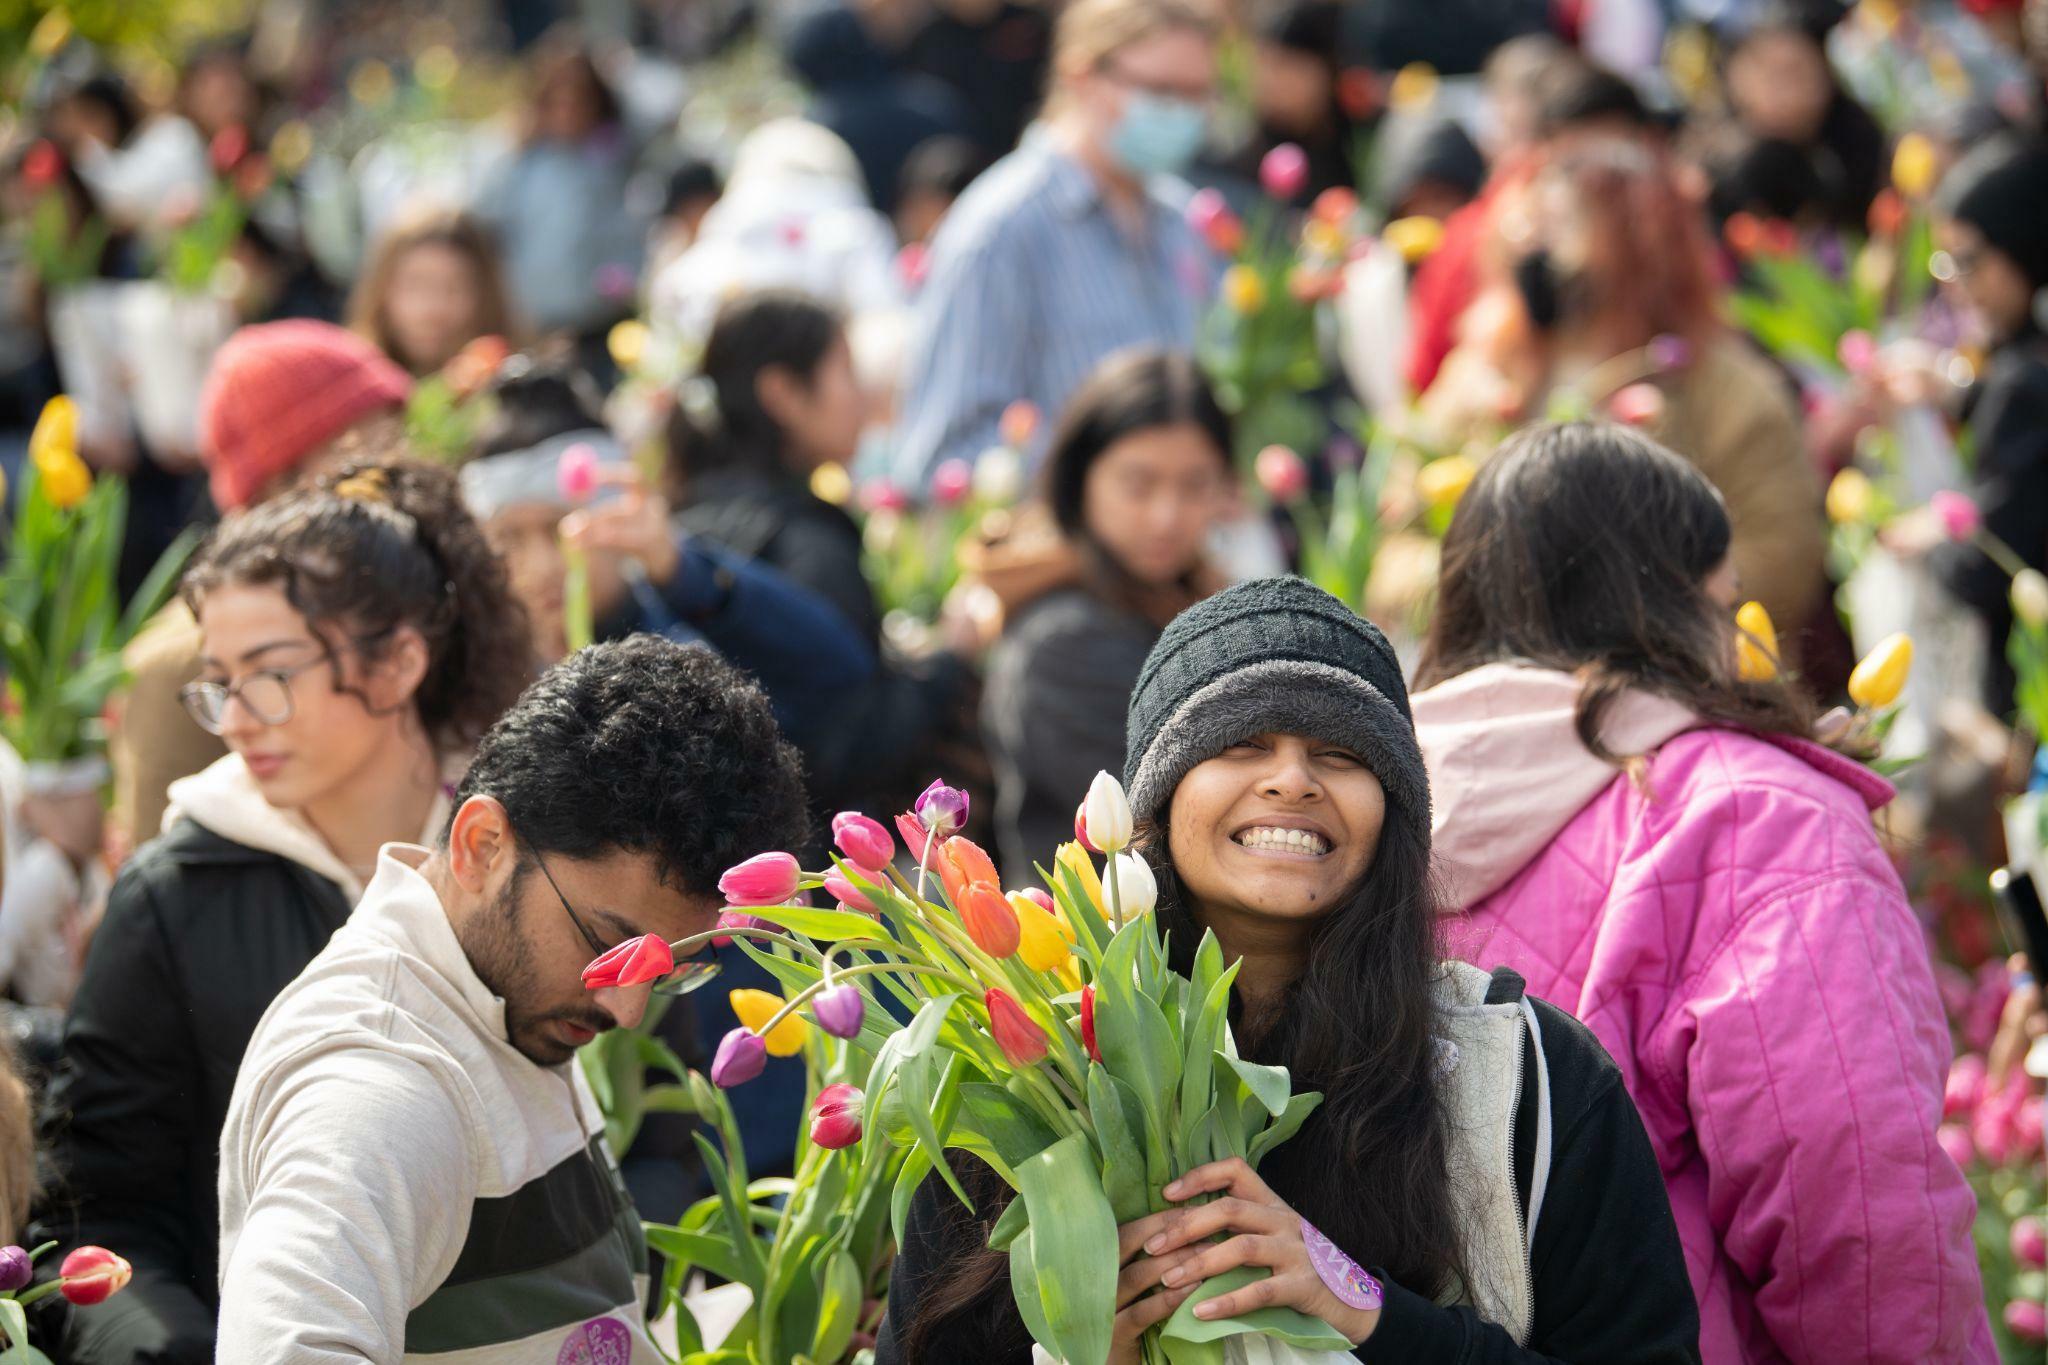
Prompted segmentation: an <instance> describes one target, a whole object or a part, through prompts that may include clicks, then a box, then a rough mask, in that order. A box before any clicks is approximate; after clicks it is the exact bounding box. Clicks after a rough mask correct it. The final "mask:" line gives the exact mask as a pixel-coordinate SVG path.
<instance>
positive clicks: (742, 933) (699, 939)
mask: <svg viewBox="0 0 2048 1365" xmlns="http://www.w3.org/2000/svg"><path fill="white" fill-rule="evenodd" d="M761 908H762V909H764V910H772V909H773V908H774V907H773V906H763V907H761ZM746 913H749V914H751V913H752V911H747V912H746ZM764 918H765V916H764ZM714 938H759V939H766V940H768V941H769V942H770V943H780V944H781V945H782V946H783V947H785V948H794V949H795V950H796V951H797V952H799V953H802V954H803V955H804V956H806V957H808V958H810V959H812V960H813V961H815V962H816V963H818V964H819V965H820V966H821V967H822V966H823V965H824V962H825V955H824V954H823V953H821V952H819V951H818V950H817V949H816V948H813V947H812V946H811V945H810V944H808V943H805V942H804V941H803V940H802V939H797V938H791V937H790V936H789V935H788V934H785V933H782V932H780V931H779V930H775V929H755V928H750V927H748V926H746V925H742V924H732V925H727V926H726V927H725V928H723V929H706V930H705V931H704V932H703V933H701V934H692V935H690V936H689V937H688V938H679V939H677V940H676V941H675V942H673V943H671V944H669V945H668V950H669V953H670V955H671V956H673V957H675V958H677V959H678V960H681V958H683V957H684V956H686V955H687V950H689V949H691V948H695V947H697V946H699V945H700V944H705V943H709V942H710V941H711V940H712V939H714Z"/></svg>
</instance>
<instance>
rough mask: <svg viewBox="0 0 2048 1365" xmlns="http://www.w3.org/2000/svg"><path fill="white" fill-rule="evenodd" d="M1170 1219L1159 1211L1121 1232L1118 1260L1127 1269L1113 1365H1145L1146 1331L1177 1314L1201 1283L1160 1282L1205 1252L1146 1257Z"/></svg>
mask: <svg viewBox="0 0 2048 1365" xmlns="http://www.w3.org/2000/svg"><path fill="white" fill-rule="evenodd" d="M1166 1217H1167V1215H1166V1214H1164V1213H1155V1214H1151V1215H1149V1216H1148V1217H1144V1218H1135V1219H1133V1220H1131V1221H1130V1222H1128V1223H1125V1224H1124V1225H1123V1226H1122V1227H1120V1228H1118V1229H1117V1230H1116V1232H1117V1246H1116V1251H1117V1261H1118V1263H1119V1264H1121V1265H1122V1266H1123V1270H1122V1272H1121V1273H1120V1274H1118V1276H1117V1277H1116V1326H1115V1329H1114V1331H1113V1332H1112V1334H1111V1336H1110V1348H1109V1360H1108V1362H1107V1365H1140V1362H1142V1361H1143V1360H1144V1359H1145V1355H1144V1346H1143V1344H1142V1343H1143V1341H1144V1337H1145V1333H1146V1332H1148V1331H1150V1330H1151V1329H1152V1328H1154V1327H1157V1326H1158V1325H1159V1324H1160V1323H1162V1322H1165V1321H1166V1320H1167V1319H1168V1318H1170V1317H1172V1316H1173V1310H1174V1309H1176V1308H1178V1307H1180V1305H1181V1302H1182V1301H1183V1300H1184V1299H1186V1298H1187V1296H1188V1295H1190V1294H1192V1293H1194V1292H1195V1288H1196V1285H1195V1284H1186V1285H1182V1286H1180V1287H1179V1288H1177V1289H1168V1288H1165V1287H1163V1286H1162V1285H1161V1284H1160V1282H1159V1281H1160V1276H1162V1275H1164V1274H1165V1273H1166V1272H1167V1271H1169V1270H1171V1269H1173V1268H1174V1267H1176V1266H1181V1265H1185V1264H1186V1263H1187V1262H1189V1261H1192V1260H1193V1259H1194V1258H1195V1257H1196V1256H1197V1255H1199V1254H1200V1249H1199V1248H1197V1247H1186V1248H1183V1249H1182V1250H1180V1251H1177V1252H1169V1253H1167V1254H1166V1255H1164V1256H1147V1255H1143V1254H1141V1253H1142V1249H1143V1248H1144V1245H1145V1243H1146V1242H1147V1241H1148V1240H1149V1239H1151V1238H1152V1237H1155V1236H1157V1235H1158V1234H1159V1232H1160V1230H1161V1229H1162V1228H1164V1227H1165V1226H1166V1225H1165V1223H1164V1222H1163V1221H1162V1220H1163V1219H1165V1218H1166ZM1196 1283H1197V1284H1199V1281H1197V1282H1196Z"/></svg>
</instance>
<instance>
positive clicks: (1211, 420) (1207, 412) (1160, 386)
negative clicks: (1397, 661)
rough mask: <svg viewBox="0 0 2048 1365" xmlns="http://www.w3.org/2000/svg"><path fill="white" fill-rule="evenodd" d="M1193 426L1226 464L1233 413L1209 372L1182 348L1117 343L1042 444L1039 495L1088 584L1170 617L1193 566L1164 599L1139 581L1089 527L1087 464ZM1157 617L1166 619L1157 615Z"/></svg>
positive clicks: (1145, 611) (1226, 466) (1183, 602)
mask: <svg viewBox="0 0 2048 1365" xmlns="http://www.w3.org/2000/svg"><path fill="white" fill-rule="evenodd" d="M1172 426H1192V427H1194V428H1196V429H1197V430H1198V431H1200V432H1201V433H1202V435H1203V436H1204V437H1206V438H1207V439H1208V442H1209V444H1210V446H1211V447H1212V448H1213V449H1214V450H1215V452H1216V461H1217V466H1218V468H1219V469H1221V470H1222V471H1223V472H1224V474H1225V475H1226V476H1227V475H1228V474H1229V472H1230V452H1231V449H1232V440H1233V438H1232V435H1231V425H1230V417H1229V415H1228V414H1226V413H1225V412H1224V411H1223V405H1222V404H1221V403H1219V402H1217V401H1216V393H1215V390H1214V389H1212V388H1211V387H1210V386H1209V380H1208V377H1207V376H1206V375H1204V374H1203V373H1202V370H1201V367H1200V366H1198V365H1196V364H1195V362H1194V360H1193V358H1192V357H1190V356H1188V355H1187V354H1186V353H1185V352H1181V351H1170V350H1165V349H1159V348H1154V347H1144V348H1140V349H1137V350H1129V351H1121V352H1118V353H1117V354H1116V355H1113V356H1110V357H1109V358H1108V359H1106V360H1104V361H1103V362H1102V363H1101V364H1099V365H1097V366H1096V367H1095V369H1094V370H1093V371H1092V372H1090V374H1089V375H1088V377H1087V379H1085V380H1084V381H1082V384H1081V387H1080V388H1078V389H1076V390H1075V391H1074V396H1073V397H1072V398H1071V399H1069V400H1068V402H1067V408H1066V411H1065V413H1064V414H1063V415H1062V416H1061V418H1060V424H1059V428H1058V430H1057V431H1055V432H1054V434H1053V439H1052V445H1051V447H1050V448H1049V449H1048V450H1047V452H1046V460H1045V472H1044V474H1043V476H1042V478H1043V481H1044V482H1043V488H1042V495H1043V497H1044V498H1045V502H1046V505H1047V506H1048V507H1050V508H1051V509H1052V515H1053V520H1054V521H1055V522H1057V523H1058V524H1059V528H1060V533H1061V534H1062V535H1064V536H1065V537H1066V538H1067V540H1068V541H1069V543H1071V544H1072V545H1073V546H1074V547H1075V548H1076V549H1078V550H1079V551H1080V553H1081V559H1082V563H1083V565H1084V569H1085V572H1086V574H1087V576H1088V580H1089V586H1090V587H1091V588H1093V589H1094V590H1095V591H1096V593H1097V594H1098V595H1100V596H1102V597H1104V598H1106V599H1107V600H1109V601H1112V602H1115V603H1117V604H1118V605H1120V606H1124V607H1126V608H1130V609H1132V610H1136V611H1138V612H1139V613H1140V614H1141V615H1150V616H1159V615H1160V614H1161V613H1164V615H1165V617H1166V619H1168V620H1170V619H1171V618H1172V616H1173V615H1174V613H1175V612H1177V611H1179V610H1180V609H1181V608H1183V607H1186V606H1188V605H1190V604H1191V603H1193V602H1194V601H1195V600H1196V599H1197V598H1198V597H1199V596H1200V595H1201V594H1200V593H1199V592H1198V591H1196V590H1195V587H1194V584H1193V578H1194V574H1193V567H1194V566H1190V572H1189V573H1188V574H1187V575H1185V576H1184V577H1183V579H1182V581H1181V582H1180V583H1178V584H1174V585H1171V587H1172V588H1173V589H1177V590H1178V591H1169V592H1168V593H1167V594H1166V601H1165V602H1164V603H1163V604H1160V603H1157V602H1156V601H1155V599H1157V598H1158V597H1159V596H1160V593H1159V592H1158V590H1157V589H1156V588H1155V587H1154V586H1153V585H1150V584H1144V583H1140V582H1139V581H1138V580H1137V579H1136V578H1135V577H1133V576H1132V574H1131V573H1130V571H1129V570H1128V569H1126V568H1125V567H1124V566H1123V565H1122V564H1120V563H1118V562H1117V560H1116V558H1115V557H1114V556H1113V555H1111V554H1110V553H1109V551H1108V550H1107V549H1105V548H1104V547H1103V545H1102V544H1101V542H1099V541H1098V540H1096V538H1095V537H1094V536H1093V535H1092V534H1090V532H1089V530H1088V515H1087V492H1088V471H1089V470H1090V469H1092V468H1094V466H1095V462H1096V461H1097V460H1099V459H1101V458H1102V456H1103V454H1104V453H1105V452H1107V451H1108V450H1109V448H1110V447H1111V446H1114V445H1115V444H1116V443H1117V442H1119V441H1121V440H1124V439H1125V438H1126V437H1130V436H1136V435H1138V434H1140V433H1141V432H1146V431H1154V430H1157V429H1158V428H1160V427H1172ZM1160 624H1161V625H1164V624H1165V621H1164V620H1162V621H1161V622H1160Z"/></svg>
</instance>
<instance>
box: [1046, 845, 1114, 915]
mask: <svg viewBox="0 0 2048 1365" xmlns="http://www.w3.org/2000/svg"><path fill="white" fill-rule="evenodd" d="M1053 863H1054V864H1055V865H1056V866H1058V867H1064V868H1065V869H1067V871H1069V872H1071V873H1073V874H1074V877H1075V880H1077V881H1079V882H1080V883H1081V890H1082V891H1084V892H1086V893H1087V895H1088V900H1089V901H1090V903H1092V904H1093V905H1094V906H1095V912H1096V913H1097V914H1102V915H1106V914H1108V913H1109V912H1108V911H1107V910H1104V909H1103V908H1102V878H1101V877H1099V876H1097V875H1096V872H1095V860H1094V859H1093V858H1090V857H1089V856H1088V850H1087V849H1085V848H1083V847H1081V845H1080V844H1078V843H1071V842H1070V843H1064V844H1061V845H1060V849H1059V852H1058V853H1056V854H1054V855H1053Z"/></svg>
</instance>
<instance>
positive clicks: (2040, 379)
mask: <svg viewBox="0 0 2048 1365" xmlns="http://www.w3.org/2000/svg"><path fill="white" fill-rule="evenodd" d="M1937 209H1938V211H1939V219H1938V222H1939V241H1940V245H1941V253H1940V255H1939V256H1937V258H1936V261H1935V265H1936V269H1937V270H1938V271H1939V272H1940V274H1941V276H1942V277H1943V282H1944V285H1945V286H1946V288H1947V289H1948V290H1949V292H1950V293H1951V294H1953V295H1955V296H1957V297H1958V299H1959V301H1960V302H1961V303H1962V304H1963V306H1964V308H1965V310H1966V311H1967V312H1968V313H1969V314H1970V315H1971V316H1972V317H1973V318H1974V319H1975V321H1976V323H1977V325H1978V326H1979V327H1980V328H1981V330H1982V332H1983V334H1984V335H1985V336H1986V337H1987V338H1988V339H1989V340H1990V342H1991V343H1992V349H1991V355H1990V358H1989V359H1988V360H1987V361H1986V362H1985V365H1984V370H1983V378H1982V379H1980V380H1979V381H1978V382H1977V384H1976V386H1975V387H1974V388H1973V389H1971V390H1970V392H1969V393H1968V394H1967V395H1966V396H1965V399H1964V408H1963V417H1964V420H1965V421H1967V422H1968V423H1969V427H1970V432H1971V435H1972V437H1973V440H1974V446H1975V450H1976V462H1975V467H1974V470H1975V474H1974V482H1973V484H1972V487H1971V490H1970V491H1971V495H1972V497H1973V498H1974V500H1975V501H1976V504H1977V508H1978V511H1979V512H1981V513H1982V515H1983V519H1984V529H1985V530H1986V531H1988V532H1990V533H1991V534H1992V535H1994V536H1997V537H1998V538H1999V539H2000V540H2002V541H2004V542H2005V543H2006V544H2007V545H2008V546H2010V547H2011V548H2012V551H2013V553H2014V554H2017V555H2018V556H2019V557H2020V558H2021V559H2022V560H2024V561H2025V562H2026V563H2028V564H2030V565H2032V566H2033V567H2034V568H2036V569H2048V147H2044V146H2043V145H2042V144H2041V143H2039V142H2038V141H2037V142H2018V141H2015V140H2012V139H2009V138H1999V139H1996V140H1994V141H1992V142H1989V143H1987V144H1985V145H1984V146H1983V147H1981V148H1979V149H1978V150H1977V151H1976V152H1973V153H1972V154H1971V155H1970V156H1968V157H1966V158H1965V159H1964V160H1963V161H1962V162H1960V163H1958V164H1957V166H1956V167H1955V169H1954V170H1952V171H1950V172H1949V174H1948V177H1947V178H1946V179H1945V180H1944V181H1943V182H1942V185H1941V191H1940V194H1939V196H1938V198H1937ZM1934 567H1935V571H1936V572H1937V573H1938V574H1940V575H1941V577H1942V579H1943V581H1944V582H1946V583H1947V585H1948V587H1949V589H1950V590H1951V591H1952V592H1954V593H1955V594H1956V596H1957V597H1959V598H1961V599H1962V600H1963V601H1964V602H1965V603H1967V604H1968V605H1969V606H1970V608H1971V609H1972V610H1973V611H1975V612H1976V613H1977V614H1978V615H1979V616H1981V617H1982V618H1983V619H1984V624H1985V627H1986V629H1987V631H1988V632H1989V638H1988V639H1987V641H1986V644H1987V646H1988V657H1987V660H1986V663H1987V668H1986V672H1985V686H1986V697H1985V704H1986V705H1987V706H1989V707H1990V708H1991V709H1992V711H1993V712H1994V713H1996V714H1998V715H2004V714H2005V713H2006V712H2007V711H2008V710H2010V709H2011V707H2012V689H2013V673H2012V665H2011V663H2010V662H2009V661H2008V660H2007V659H2006V655H2005V643H2006V637H2007V636H2008V635H2010V634H2011V633H2012V606H2011V601H2010V596H2009V594H2010V590H2011V579H2010V577H2009V576H2008V575H2007V573H2006V571H2005V570H2004V569H2002V568H2000V567H1999V566H1998V565H1997V564H1995V563H1994V562H1992V560H1991V559H1990V558H1989V557H1988V556H1987V555H1985V553H1984V552H1983V551H1982V550H1980V549H1977V548H1976V547H1975V546H1973V545H1944V546H1941V547H1940V548H1939V549H1937V550H1936V552H1935V558H1934Z"/></svg>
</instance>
